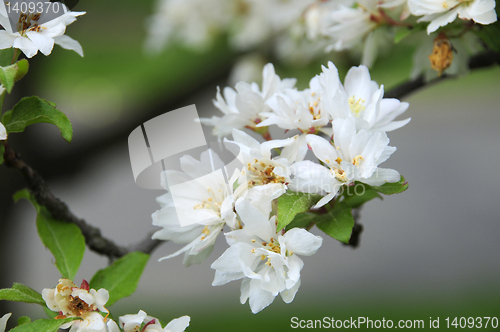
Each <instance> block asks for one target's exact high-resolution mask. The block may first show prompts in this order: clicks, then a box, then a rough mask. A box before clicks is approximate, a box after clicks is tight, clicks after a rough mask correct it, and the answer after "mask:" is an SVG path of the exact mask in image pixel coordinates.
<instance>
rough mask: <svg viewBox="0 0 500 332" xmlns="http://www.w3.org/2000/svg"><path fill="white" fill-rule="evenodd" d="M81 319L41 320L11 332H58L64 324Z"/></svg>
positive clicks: (18, 327)
mask: <svg viewBox="0 0 500 332" xmlns="http://www.w3.org/2000/svg"><path fill="white" fill-rule="evenodd" d="M77 319H81V318H79V317H69V318H64V319H39V320H36V321H34V322H32V323H28V324H23V325H20V326H17V327H15V328H13V329H12V330H10V332H57V331H58V330H59V327H60V326H61V325H63V324H66V323H69V322H72V321H74V320H77Z"/></svg>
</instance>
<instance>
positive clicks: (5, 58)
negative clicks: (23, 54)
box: [0, 47, 14, 67]
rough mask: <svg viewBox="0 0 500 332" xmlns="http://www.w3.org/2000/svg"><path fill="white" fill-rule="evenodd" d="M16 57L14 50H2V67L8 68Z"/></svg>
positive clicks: (0, 60)
mask: <svg viewBox="0 0 500 332" xmlns="http://www.w3.org/2000/svg"><path fill="white" fill-rule="evenodd" d="M13 57H14V48H12V47H11V48H6V49H3V50H0V66H4V67H5V66H8V65H10V64H11V63H12V58H13Z"/></svg>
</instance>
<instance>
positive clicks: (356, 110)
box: [349, 96, 366, 117]
mask: <svg viewBox="0 0 500 332" xmlns="http://www.w3.org/2000/svg"><path fill="white" fill-rule="evenodd" d="M365 103H366V101H365V100H364V99H361V98H359V99H358V100H356V96H351V97H350V98H349V108H350V109H351V113H352V114H354V115H355V116H356V117H359V115H360V113H361V112H362V111H364V110H365V108H366V107H365Z"/></svg>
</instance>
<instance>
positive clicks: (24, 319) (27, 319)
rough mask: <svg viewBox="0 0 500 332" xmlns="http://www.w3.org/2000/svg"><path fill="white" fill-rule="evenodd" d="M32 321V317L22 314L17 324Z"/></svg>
mask: <svg viewBox="0 0 500 332" xmlns="http://www.w3.org/2000/svg"><path fill="white" fill-rule="evenodd" d="M29 323H31V318H29V317H28V316H22V317H19V318H18V319H17V326H21V325H24V324H29Z"/></svg>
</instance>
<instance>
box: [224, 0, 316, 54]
mask: <svg viewBox="0 0 500 332" xmlns="http://www.w3.org/2000/svg"><path fill="white" fill-rule="evenodd" d="M314 1H315V0H286V1H283V0H238V1H235V2H236V3H238V4H239V7H238V11H237V12H236V17H235V22H234V24H233V25H232V29H231V33H230V36H231V37H230V41H231V44H232V45H233V46H234V47H235V48H237V49H249V48H252V47H255V46H256V45H258V44H260V43H263V42H265V41H266V40H267V39H269V38H271V37H274V36H276V35H278V34H280V33H282V32H283V31H284V30H287V29H288V28H289V27H290V26H291V25H292V24H293V23H295V22H296V21H298V20H299V18H300V17H301V15H302V14H303V12H304V11H305V10H306V8H307V7H308V6H309V5H311V4H313V3H314Z"/></svg>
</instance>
